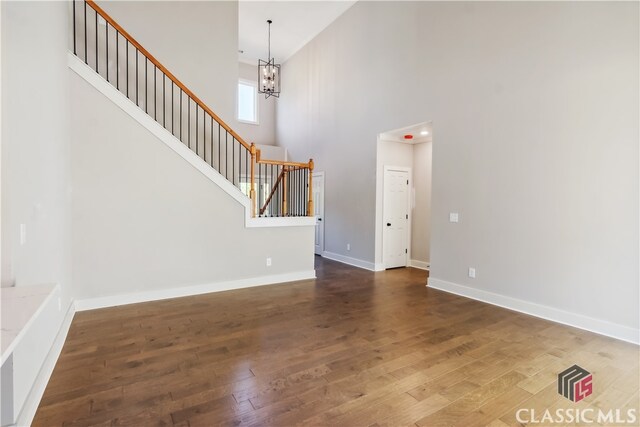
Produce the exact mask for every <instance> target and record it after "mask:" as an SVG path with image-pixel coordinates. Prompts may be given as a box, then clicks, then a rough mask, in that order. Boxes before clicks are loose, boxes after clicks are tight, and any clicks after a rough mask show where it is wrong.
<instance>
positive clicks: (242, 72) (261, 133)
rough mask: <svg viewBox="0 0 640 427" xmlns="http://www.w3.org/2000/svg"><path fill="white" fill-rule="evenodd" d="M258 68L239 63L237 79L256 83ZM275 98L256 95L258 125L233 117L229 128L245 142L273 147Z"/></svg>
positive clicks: (274, 141)
mask: <svg viewBox="0 0 640 427" xmlns="http://www.w3.org/2000/svg"><path fill="white" fill-rule="evenodd" d="M257 75H258V67H257V66H256V65H249V64H245V63H243V62H241V63H239V77H240V78H241V79H245V80H250V81H252V82H256V81H257ZM276 102H277V101H276V98H269V99H265V98H264V95H260V94H258V122H259V123H258V124H257V125H253V124H249V123H242V122H239V121H238V120H236V117H237V115H234V117H233V123H232V124H231V127H233V129H234V130H235V131H236V132H238V134H239V135H240V136H241V137H242V138H243V139H244V140H245V141H247V142H249V143H251V142H254V143H256V144H261V145H275V143H276V107H275V105H276Z"/></svg>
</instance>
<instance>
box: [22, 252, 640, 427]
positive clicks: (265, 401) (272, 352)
mask: <svg viewBox="0 0 640 427" xmlns="http://www.w3.org/2000/svg"><path fill="white" fill-rule="evenodd" d="M317 275H318V279H317V280H311V281H303V282H296V283H288V284H282V285H272V286H264V287H257V288H250V289H242V290H236V291H229V292H221V293H213V294H208V295H201V296H193V297H186V298H178V299H172V300H165V301H157V302H150V303H144V304H134V305H128V306H121V307H114V308H108V309H101V310H93V311H85V312H80V313H77V314H76V315H75V318H74V320H73V323H72V325H71V329H70V331H69V335H68V337H67V340H66V343H65V345H64V348H63V350H62V354H61V356H60V359H59V360H58V363H57V365H56V367H55V370H54V372H53V375H52V377H51V380H50V382H49V384H48V386H47V389H46V391H45V393H44V396H43V399H42V401H41V403H40V407H39V409H38V412H37V414H36V417H35V420H34V423H33V425H34V426H89V425H101V426H117V425H127V426H142V425H177V426H208V425H222V426H227V425H228V426H236V425H256V426H267V425H271V426H291V425H299V424H304V425H318V426H321V425H336V426H370V425H376V426H382V425H389V426H400V425H418V426H440V425H460V426H476V425H478V426H480V425H491V426H504V425H519V423H518V422H517V420H516V418H515V414H516V410H517V409H518V408H523V407H524V408H532V409H535V411H539V412H543V411H544V410H545V409H547V408H549V409H552V410H555V409H558V408H596V409H597V408H605V409H609V408H637V407H638V400H639V396H638V390H639V385H638V383H639V379H638V378H639V375H640V373H639V371H638V358H639V354H640V353H639V350H638V347H637V346H634V345H631V344H627V343H624V342H620V341H616V340H613V339H609V338H606V337H602V336H599V335H595V334H592V333H588V332H585V331H582V330H579V329H575V328H571V327H567V326H562V325H558V324H555V323H552V322H549V321H545V320H541V319H537V318H534V317H530V316H527V315H524V314H519V313H516V312H512V311H508V310H505V309H501V308H498V307H495V306H491V305H487V304H483V303H480V302H476V301H473V300H469V299H465V298H461V297H458V296H454V295H451V294H447V293H445V292H441V291H437V290H434V289H429V288H428V287H425V281H426V272H424V271H420V270H416V269H411V268H406V269H397V270H389V271H385V272H380V273H372V272H368V271H365V270H361V269H358V268H354V267H350V266H347V265H344V264H340V263H336V262H332V261H328V260H323V259H320V258H318V259H317ZM573 364H578V365H580V366H582V367H583V368H585V369H587V370H589V371H590V372H591V373H592V374H593V377H594V391H593V394H592V395H591V396H589V397H587V398H585V399H584V400H583V401H581V402H579V403H573V402H570V401H569V400H567V399H565V398H564V397H562V396H560V395H558V394H557V390H556V376H557V374H558V373H559V372H561V371H562V370H564V369H565V368H567V367H569V366H571V365H573Z"/></svg>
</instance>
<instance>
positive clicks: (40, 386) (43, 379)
mask: <svg viewBox="0 0 640 427" xmlns="http://www.w3.org/2000/svg"><path fill="white" fill-rule="evenodd" d="M75 312H76V311H75V306H74V304H73V302H72V303H71V304H70V305H69V309H68V310H67V314H66V315H65V316H64V320H63V321H62V325H61V326H60V329H59V330H58V334H57V335H56V338H55V340H54V341H53V345H52V346H51V349H50V350H49V353H48V354H47V357H46V358H45V360H44V362H43V364H42V367H41V368H40V372H39V373H38V376H37V377H36V380H35V382H34V383H33V386H32V387H31V391H30V392H29V394H28V396H27V398H26V400H25V402H24V405H23V406H22V410H21V411H20V415H19V416H18V418H17V420H16V424H15V425H18V426H29V425H31V423H32V422H33V417H34V416H35V415H36V411H37V410H38V406H39V405H40V400H41V399H42V395H43V394H44V390H45V389H46V388H47V384H48V383H49V379H50V378H51V374H53V368H55V366H56V362H57V361H58V358H59V357H60V352H61V351H62V347H63V346H64V342H65V340H66V339H67V334H68V333H69V328H70V327H71V321H72V320H73V316H74V315H75Z"/></svg>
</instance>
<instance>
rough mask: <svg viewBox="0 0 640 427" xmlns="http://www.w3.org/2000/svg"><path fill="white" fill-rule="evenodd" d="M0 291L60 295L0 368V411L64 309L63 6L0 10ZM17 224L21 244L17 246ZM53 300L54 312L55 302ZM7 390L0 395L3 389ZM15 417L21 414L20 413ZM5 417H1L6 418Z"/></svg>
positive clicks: (67, 218) (19, 392) (66, 147)
mask: <svg viewBox="0 0 640 427" xmlns="http://www.w3.org/2000/svg"><path fill="white" fill-rule="evenodd" d="M0 10H1V11H2V13H1V15H2V17H1V19H2V21H1V25H0V26H1V32H2V37H1V39H2V46H1V49H0V52H1V55H2V61H1V62H2V73H1V74H2V81H1V85H2V89H3V91H2V125H3V126H2V145H1V150H2V167H1V169H2V176H1V196H2V197H1V203H2V213H1V223H2V224H1V227H2V272H1V282H2V286H13V285H15V286H17V287H23V286H24V287H27V286H31V285H37V284H45V283H59V284H60V293H59V294H56V295H55V299H54V300H53V302H52V304H50V305H49V306H48V307H47V308H45V309H44V312H43V315H42V316H43V318H45V319H46V322H45V324H40V325H38V324H37V323H36V324H35V325H34V326H33V327H32V328H31V330H30V334H28V335H26V336H25V337H24V338H23V339H22V341H21V342H20V345H19V346H18V347H17V348H16V350H15V353H14V355H13V358H12V362H13V365H12V366H10V365H9V363H11V362H7V365H6V366H3V369H2V373H3V377H2V382H3V392H7V393H11V394H12V396H8V395H3V397H2V410H3V411H7V410H8V406H9V405H11V404H12V403H11V401H12V399H13V404H14V405H15V406H16V408H15V411H14V412H13V415H14V416H18V415H19V414H18V412H19V411H20V409H21V408H22V405H23V403H24V400H25V398H26V397H27V396H28V395H29V394H30V393H31V395H36V394H38V388H37V387H33V386H34V382H35V381H36V378H37V377H38V376H39V375H42V373H40V366H41V364H42V361H43V359H44V358H45V356H46V355H47V353H48V352H49V350H50V346H51V343H52V342H53V341H54V338H55V336H56V334H57V333H58V330H59V329H60V326H61V324H62V321H63V317H64V314H65V313H66V312H67V309H68V308H69V305H70V303H71V276H72V273H71V165H70V135H69V85H68V79H67V77H68V69H67V56H66V51H67V44H68V37H69V32H68V12H69V10H68V4H67V3H66V2H0ZM20 224H25V225H26V241H25V243H24V245H21V244H20ZM58 296H59V297H60V305H58V298H57V297H58ZM11 371H12V375H13V385H12V386H11V387H8V388H5V387H6V386H7V385H8V384H7V381H10V380H11V378H10V377H11V375H9V373H10V372H11ZM23 412H28V411H27V410H26V409H25V410H24V411H23ZM7 413H8V412H7Z"/></svg>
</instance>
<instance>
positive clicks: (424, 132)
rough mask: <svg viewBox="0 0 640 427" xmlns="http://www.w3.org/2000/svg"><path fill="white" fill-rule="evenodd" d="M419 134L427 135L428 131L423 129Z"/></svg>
mask: <svg viewBox="0 0 640 427" xmlns="http://www.w3.org/2000/svg"><path fill="white" fill-rule="evenodd" d="M420 135H429V131H426V130H423V131H422V132H420Z"/></svg>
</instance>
